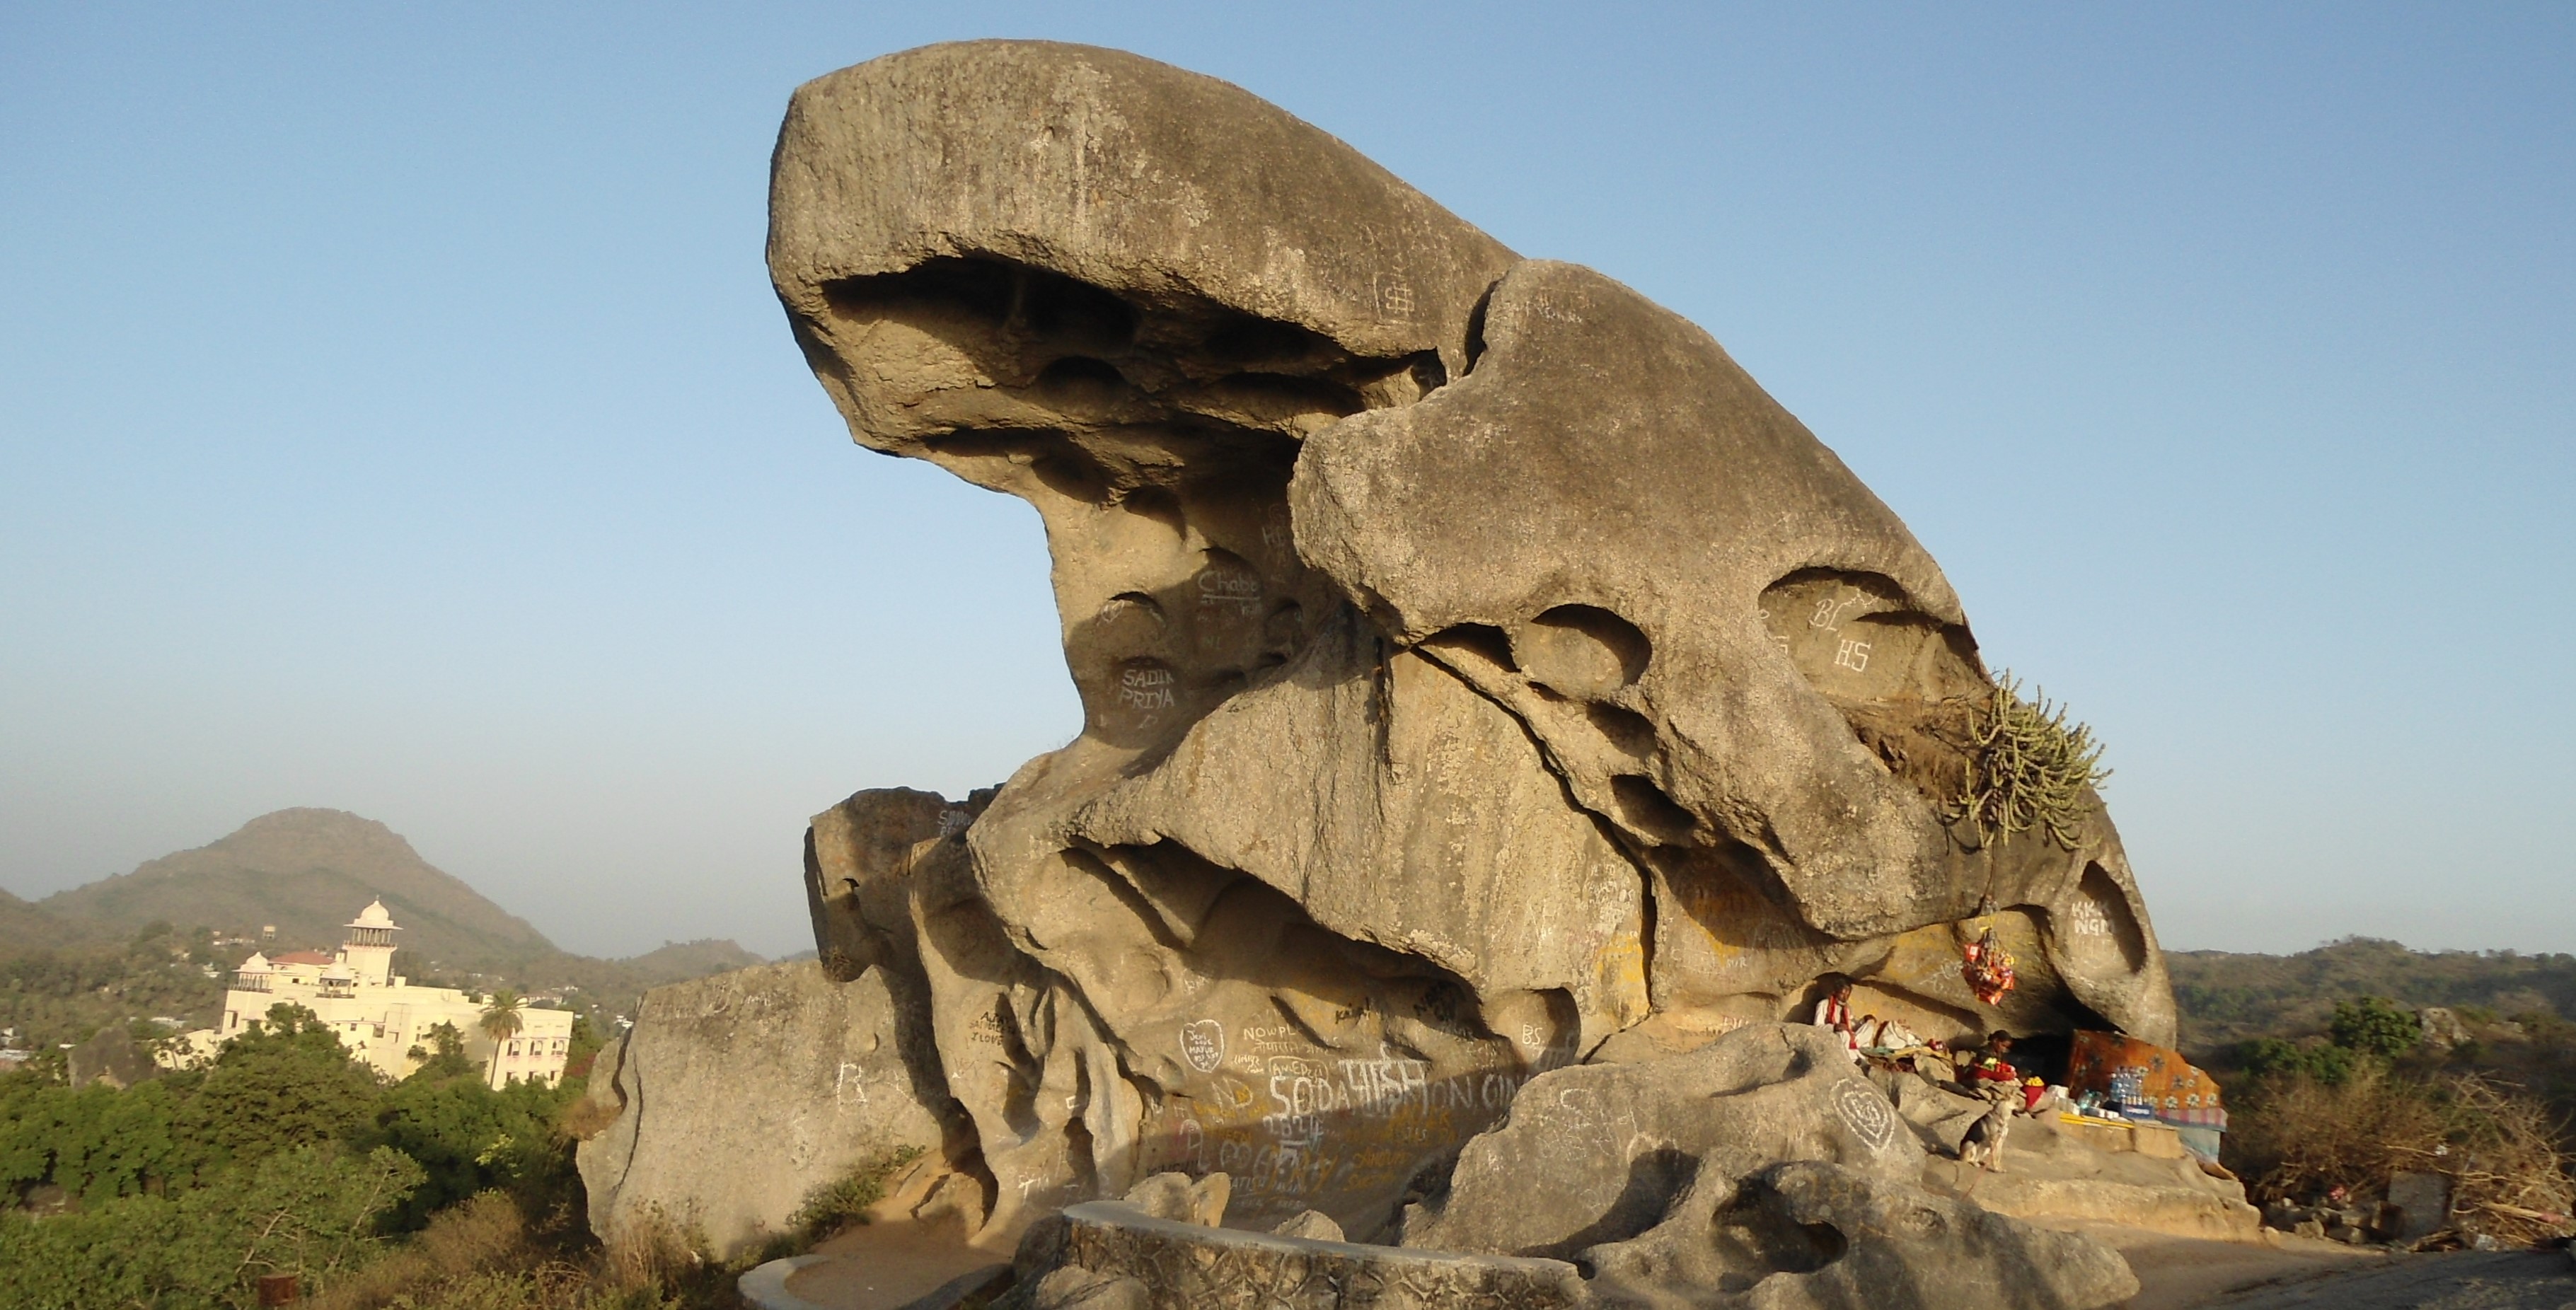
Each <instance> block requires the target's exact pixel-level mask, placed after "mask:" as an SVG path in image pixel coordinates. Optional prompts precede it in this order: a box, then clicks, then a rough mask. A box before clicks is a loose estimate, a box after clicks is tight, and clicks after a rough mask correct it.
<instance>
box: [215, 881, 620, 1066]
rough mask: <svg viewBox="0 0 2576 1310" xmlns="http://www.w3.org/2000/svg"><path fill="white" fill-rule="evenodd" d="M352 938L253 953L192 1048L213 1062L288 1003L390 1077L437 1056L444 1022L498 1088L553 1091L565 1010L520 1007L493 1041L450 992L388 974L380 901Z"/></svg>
mask: <svg viewBox="0 0 2576 1310" xmlns="http://www.w3.org/2000/svg"><path fill="white" fill-rule="evenodd" d="M348 929H349V937H348V940H347V941H346V942H345V943H344V944H343V945H342V946H341V947H340V949H339V950H338V951H336V952H334V953H332V954H330V955H324V954H322V953H321V952H319V951H287V952H284V953H281V954H278V955H275V956H270V955H267V954H265V953H260V952H254V953H253V954H252V955H251V957H250V958H249V959H247V960H244V961H242V964H241V968H239V969H237V970H235V971H234V972H233V985H232V988H231V989H230V990H228V991H226V992H225V993H224V1012H223V1017H222V1018H220V1019H218V1020H216V1024H215V1027H213V1028H201V1029H199V1030H197V1031H195V1032H192V1033H189V1034H188V1035H187V1038H188V1044H189V1046H190V1048H191V1049H193V1050H195V1051H197V1052H200V1053H203V1054H205V1055H211V1054H212V1053H213V1051H214V1050H215V1048H216V1047H219V1046H221V1045H222V1044H223V1043H225V1042H228V1041H230V1040H232V1039H233V1038H234V1037H235V1036H238V1035H239V1034H240V1033H242V1032H243V1031H245V1030H246V1029H247V1028H248V1027H249V1026H250V1025H251V1024H254V1023H258V1022H260V1021H262V1020H264V1019H266V1018H267V1017H268V1009H269V1007H270V1006H272V1005H277V1004H279V1003H281V1002H289V1001H291V1002H293V1003H295V1004H297V1005H301V1006H303V1007H304V1008H305V1009H308V1010H311V1011H312V1012H313V1013H314V1014H315V1015H316V1016H318V1017H320V1019H321V1020H322V1023H323V1026H324V1027H327V1028H329V1029H330V1030H331V1031H332V1032H334V1033H336V1034H338V1035H339V1038H340V1042H341V1044H342V1045H344V1046H346V1047H348V1048H349V1049H350V1050H351V1051H353V1052H355V1053H356V1054H357V1057H358V1058H359V1059H361V1060H364V1061H365V1062H366V1063H367V1064H369V1065H370V1066H372V1067H374V1068H375V1069H376V1070H377V1071H379V1072H381V1073H383V1074H384V1075H385V1076H386V1077H388V1078H400V1077H402V1076H403V1075H405V1074H408V1073H410V1072H411V1071H412V1070H414V1069H417V1068H419V1067H420V1063H421V1062H420V1061H419V1060H416V1059H414V1058H412V1055H411V1052H412V1051H414V1050H415V1049H417V1050H420V1051H423V1052H429V1053H434V1052H435V1051H436V1050H437V1046H438V1044H437V1041H436V1040H435V1039H434V1038H432V1037H431V1036H430V1030H431V1029H433V1028H436V1027H437V1026H438V1025H440V1024H442V1023H444V1024H452V1025H454V1026H455V1028H456V1031H457V1034H458V1035H459V1036H461V1037H463V1038H464V1039H465V1050H466V1053H467V1054H468V1055H471V1056H474V1057H476V1058H478V1059H480V1060H482V1062H483V1067H484V1073H485V1076H486V1077H487V1078H489V1079H490V1081H491V1084H492V1086H494V1087H501V1086H504V1085H506V1084H508V1083H510V1082H513V1081H516V1080H520V1079H534V1080H536V1081H539V1082H544V1083H552V1082H554V1081H555V1080H556V1079H557V1078H560V1077H562V1076H563V1068H564V1057H565V1052H566V1050H567V1049H568V1048H569V1047H570V1046H571V1045H572V1019H573V1016H572V1012H571V1011H569V1010H538V1009H531V1008H527V1007H525V1006H522V1007H521V1008H520V1010H519V1022H520V1029H519V1031H518V1032H516V1033H513V1034H511V1035H510V1036H508V1037H504V1038H499V1039H497V1040H496V1039H495V1038H493V1037H492V1036H491V1035H490V1034H488V1033H486V1032H485V1031H484V1030H483V1014H484V1008H485V1007H484V1006H483V1005H482V1004H481V1003H479V1002H476V1001H471V1000H468V999H466V995H465V993H463V992H461V991H458V990H456V989H455V988H452V987H414V986H412V985H411V982H410V980H408V979H406V978H404V977H403V976H402V975H400V974H397V973H395V972H394V971H393V970H394V934H395V933H397V932H400V931H402V929H401V928H400V927H399V926H398V925H396V924H395V923H394V920H393V916H392V915H391V914H389V913H387V912H386V910H385V903H384V902H383V901H376V902H373V903H371V904H370V905H368V906H367V908H366V909H364V910H361V911H359V912H358V917H357V918H356V919H354V920H352V921H351V922H350V923H349V924H348Z"/></svg>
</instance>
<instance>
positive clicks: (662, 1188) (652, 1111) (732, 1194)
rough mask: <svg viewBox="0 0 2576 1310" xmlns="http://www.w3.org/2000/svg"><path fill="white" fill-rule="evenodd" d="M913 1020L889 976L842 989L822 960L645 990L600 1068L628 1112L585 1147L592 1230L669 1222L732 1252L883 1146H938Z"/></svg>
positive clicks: (780, 1223) (710, 1246)
mask: <svg viewBox="0 0 2576 1310" xmlns="http://www.w3.org/2000/svg"><path fill="white" fill-rule="evenodd" d="M901 1025H902V1020H901V1018H900V1017H899V1016H898V1014H897V1012H896V1008H895V1005H894V1003H893V1001H892V999H891V998H890V997H889V996H888V995H887V992H886V988H885V984H884V982H883V981H882V980H881V978H879V976H878V975H876V974H874V973H870V974H868V975H867V976H864V977H862V978H860V979H858V980H857V981H855V982H848V983H836V982H833V981H832V980H830V979H828V978H826V977H824V976H823V971H822V968H821V966H820V965H818V964H816V963H814V962H813V961H810V960H809V961H805V962H802V963H796V964H773V965H765V966H762V967H759V968H754V969H740V970H736V971H734V972H732V973H723V974H717V975H715V976H714V977H710V978H701V979H697V980H695V981H692V982H684V983H675V984H672V985H670V986H667V987H656V988H654V989H653V990H652V991H649V992H646V993H645V994H644V1003H643V1005H642V1007H641V1009H640V1011H639V1013H638V1014H637V1016H636V1021H635V1027H634V1029H633V1030H632V1031H631V1032H629V1033H628V1034H627V1035H626V1038H625V1041H624V1042H623V1043H622V1045H620V1046H618V1047H615V1048H612V1050H610V1051H606V1052H602V1062H601V1064H600V1065H599V1066H598V1067H597V1072H595V1073H594V1074H593V1075H592V1077H593V1079H594V1093H595V1094H600V1095H603V1099H607V1098H613V1100H614V1102H615V1103H616V1104H617V1105H619V1106H620V1107H621V1108H620V1111H619V1113H618V1115H617V1117H616V1119H615V1120H614V1121H612V1122H611V1123H610V1124H609V1126H608V1127H607V1128H606V1129H605V1130H603V1131H602V1132H601V1133H600V1134H599V1135H597V1136H595V1137H593V1138H591V1139H590V1140H588V1141H585V1142H583V1143H582V1144H581V1145H580V1147H579V1148H578V1150H577V1152H576V1160H577V1162H578V1163H579V1165H580V1168H581V1177H582V1184H583V1186H584V1187H585V1188H586V1189H587V1190H588V1192H589V1196H590V1222H591V1227H592V1229H593V1230H594V1231H596V1232H597V1233H598V1234H599V1235H600V1236H601V1238H602V1239H604V1240H606V1241H608V1242H610V1243H611V1244H617V1243H622V1242H627V1241H633V1240H638V1239H640V1238H641V1237H642V1236H643V1234H642V1233H641V1232H640V1231H639V1229H640V1227H642V1226H647V1225H657V1224H658V1225H667V1227H668V1230H669V1231H670V1232H671V1233H672V1234H673V1235H674V1236H678V1237H681V1238H685V1239H692V1240H701V1241H703V1242H704V1243H705V1251H706V1253H707V1254H711V1255H715V1256H717V1257H719V1258H729V1257H731V1256H733V1255H735V1254H737V1253H739V1252H741V1251H743V1250H745V1249H748V1248H750V1247H753V1246H756V1245H758V1243H759V1242H760V1240H761V1239H762V1238H763V1237H764V1236H766V1235H767V1234H770V1233H774V1232H779V1231H782V1230H784V1229H785V1228H786V1226H787V1220H788V1217H789V1216H790V1215H791V1214H793V1213H794V1212H795V1210H796V1207H797V1205H798V1204H799V1203H801V1202H802V1201H803V1200H804V1199H805V1196H806V1194H807V1193H809V1192H811V1191H812V1190H813V1189H814V1188H816V1187H818V1186H821V1185H822V1184H825V1183H828V1182H831V1181H833V1180H835V1179H838V1178H840V1177H841V1176H842V1175H843V1174H845V1173H847V1172H848V1171H849V1170H850V1169H852V1168H853V1167H854V1166H856V1165H858V1164H859V1163H860V1162H862V1161H863V1160H866V1159H867V1158H869V1157H870V1156H871V1155H874V1154H876V1153H878V1152H882V1151H885V1150H889V1149H894V1148H899V1147H904V1146H918V1147H921V1148H923V1149H924V1150H926V1151H932V1152H937V1151H939V1150H941V1149H942V1147H943V1145H944V1144H945V1136H946V1135H945V1133H944V1131H943V1127H942V1124H941V1122H940V1119H939V1117H938V1116H937V1115H936V1114H934V1113H932V1112H931V1111H929V1110H927V1109H925V1108H923V1104H924V1101H925V1100H928V1099H932V1098H926V1097H924V1096H923V1095H922V1094H921V1092H920V1090H919V1089H917V1088H916V1087H914V1085H913V1082H912V1070H911V1069H910V1068H908V1067H907V1066H906V1064H905V1062H904V1060H903V1058H902V1057H901V1055H900V1053H899V1051H898V1042H897V1031H898V1029H899V1028H900V1027H901ZM612 1059H613V1061H614V1064H613V1066H612V1064H611V1063H610V1061H611V1060H612ZM612 1068H613V1073H612Z"/></svg>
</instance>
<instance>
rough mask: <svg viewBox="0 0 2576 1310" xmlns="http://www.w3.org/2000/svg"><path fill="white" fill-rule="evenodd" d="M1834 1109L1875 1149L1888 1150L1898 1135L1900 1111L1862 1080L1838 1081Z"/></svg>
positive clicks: (1835, 1086) (1870, 1147) (1871, 1148)
mask: <svg viewBox="0 0 2576 1310" xmlns="http://www.w3.org/2000/svg"><path fill="white" fill-rule="evenodd" d="M1834 1110H1835V1112H1836V1113H1838V1114H1840V1115H1841V1116H1842V1118H1843V1122H1844V1123H1845V1124H1848V1125H1850V1127H1851V1130H1852V1132H1853V1133H1855V1134H1857V1135H1858V1136H1859V1137H1860V1139H1861V1140H1862V1141H1864V1142H1867V1143H1869V1149H1870V1150H1871V1151H1874V1152H1875V1151H1884V1150H1886V1149H1887V1144H1888V1143H1889V1142H1890V1141H1892V1140H1894V1139H1895V1137H1896V1111H1895V1109H1894V1108H1893V1107H1891V1106H1889V1105H1888V1103H1887V1098H1886V1097H1884V1096H1881V1095H1879V1094H1878V1090H1877V1089H1876V1088H1874V1087H1871V1086H1870V1085H1869V1084H1867V1083H1864V1082H1860V1081H1858V1080H1847V1081H1843V1082H1838V1083H1835V1084H1834Z"/></svg>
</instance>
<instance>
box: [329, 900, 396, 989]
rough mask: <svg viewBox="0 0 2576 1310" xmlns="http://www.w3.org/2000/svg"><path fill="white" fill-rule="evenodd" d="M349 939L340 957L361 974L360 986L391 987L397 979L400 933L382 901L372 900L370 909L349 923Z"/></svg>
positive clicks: (359, 975) (363, 911) (359, 976)
mask: <svg viewBox="0 0 2576 1310" xmlns="http://www.w3.org/2000/svg"><path fill="white" fill-rule="evenodd" d="M347 927H348V929H349V939H348V941H347V943H346V944H344V945H342V946H341V947H340V958H341V960H343V961H345V962H346V963H347V964H348V966H349V968H350V969H351V970H352V971H353V972H355V973H356V974H357V975H358V985H359V986H361V987H390V986H392V985H393V980H394V934H395V933H398V932H401V931H402V928H401V926H400V925H398V924H396V923H395V922H394V916H393V915H392V914H391V913H390V912H388V911H387V910H386V909H385V903H384V902H383V901H369V902H367V908H365V909H363V910H360V911H358V917H357V918H355V919H352V920H350V921H349V923H348V924H347Z"/></svg>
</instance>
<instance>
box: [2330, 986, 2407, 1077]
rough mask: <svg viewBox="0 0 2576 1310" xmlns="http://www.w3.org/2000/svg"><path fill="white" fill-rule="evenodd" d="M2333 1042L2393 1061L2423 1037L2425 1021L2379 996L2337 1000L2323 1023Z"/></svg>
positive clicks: (2351, 1049) (2363, 1053)
mask: <svg viewBox="0 0 2576 1310" xmlns="http://www.w3.org/2000/svg"><path fill="white" fill-rule="evenodd" d="M2326 1034H2327V1035H2328V1036H2329V1037H2331V1038H2333V1039H2334V1044H2335V1045H2337V1046H2340V1047H2343V1048H2344V1049H2345V1050H2348V1051H2354V1052H2358V1053H2360V1054H2362V1055H2367V1056H2370V1057H2372V1058H2374V1059H2378V1060H2384V1061H2385V1060H2395V1059H2396V1058H2397V1057H2399V1056H2401V1055H2404V1054H2406V1053H2407V1052H2408V1051H2411V1050H2414V1049H2415V1046H2416V1044H2417V1043H2418V1042H2421V1041H2423V1040H2424V1022H2423V1020H2421V1019H2418V1018H2416V1017H2415V1012H2414V1011H2412V1010H2404V1009H2399V1008H2398V1007H2397V1006H2396V1005H2394V1004H2391V1003H2390V1002H2389V1001H2387V1000H2386V999H2384V998H2382V997H2377V996H2363V997H2358V998H2356V999H2354V1000H2349V1001H2337V1002H2335V1008H2334V1019H2333V1020H2332V1021H2331V1022H2329V1023H2328V1024H2327V1025H2326Z"/></svg>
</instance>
